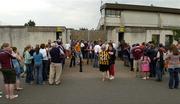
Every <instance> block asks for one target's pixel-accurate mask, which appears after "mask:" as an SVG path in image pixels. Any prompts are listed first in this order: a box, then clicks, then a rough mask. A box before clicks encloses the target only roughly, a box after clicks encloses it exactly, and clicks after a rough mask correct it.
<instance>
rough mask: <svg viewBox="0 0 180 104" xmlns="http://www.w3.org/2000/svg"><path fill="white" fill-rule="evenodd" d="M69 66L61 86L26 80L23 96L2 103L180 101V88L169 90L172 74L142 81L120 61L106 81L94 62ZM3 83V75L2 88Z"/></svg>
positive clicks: (146, 103)
mask: <svg viewBox="0 0 180 104" xmlns="http://www.w3.org/2000/svg"><path fill="white" fill-rule="evenodd" d="M68 66H69V65H68V64H67V65H66V66H65V68H64V71H63V76H62V84H61V85H59V86H50V85H34V84H33V85H28V84H26V83H24V81H22V84H23V88H24V89H23V90H22V91H20V92H17V93H18V94H19V97H18V98H17V99H14V100H11V101H9V100H7V99H5V98H4V97H3V98H0V104H180V90H179V89H168V73H166V75H165V76H164V79H163V81H162V82H156V81H155V79H150V80H142V79H141V78H136V77H135V73H134V72H130V71H129V68H128V67H124V66H123V64H122V62H121V61H117V62H116V77H115V79H114V80H111V81H109V80H106V81H104V82H102V80H101V73H100V72H99V70H98V69H95V68H93V67H92V65H86V64H84V65H83V72H79V66H76V67H73V68H69V67H68ZM23 80H24V79H23ZM2 83H3V79H2V75H0V88H1V89H3V86H2V85H3V84H2Z"/></svg>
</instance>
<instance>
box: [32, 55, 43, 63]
mask: <svg viewBox="0 0 180 104" xmlns="http://www.w3.org/2000/svg"><path fill="white" fill-rule="evenodd" d="M33 58H34V64H36V65H37V64H38V65H39V64H42V59H43V55H42V53H40V52H39V54H36V52H34V54H33Z"/></svg>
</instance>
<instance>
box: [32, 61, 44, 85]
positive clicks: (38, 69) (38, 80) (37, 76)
mask: <svg viewBox="0 0 180 104" xmlns="http://www.w3.org/2000/svg"><path fill="white" fill-rule="evenodd" d="M34 68H35V81H36V84H42V83H43V77H42V64H35V65H34Z"/></svg>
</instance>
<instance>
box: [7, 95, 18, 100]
mask: <svg viewBox="0 0 180 104" xmlns="http://www.w3.org/2000/svg"><path fill="white" fill-rule="evenodd" d="M17 97H18V95H12V96H10V97H9V98H10V100H12V99H15V98H17Z"/></svg>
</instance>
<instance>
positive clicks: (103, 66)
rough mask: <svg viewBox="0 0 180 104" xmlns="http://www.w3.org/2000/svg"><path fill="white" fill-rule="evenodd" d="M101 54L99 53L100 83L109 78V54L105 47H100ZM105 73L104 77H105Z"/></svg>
mask: <svg viewBox="0 0 180 104" xmlns="http://www.w3.org/2000/svg"><path fill="white" fill-rule="evenodd" d="M101 50H102V51H101V52H100V53H99V69H100V71H101V72H102V75H103V76H102V81H104V80H105V78H106V77H107V78H109V71H108V70H109V59H110V56H109V53H108V51H107V50H106V45H104V44H103V45H102V46H101ZM105 73H106V76H105Z"/></svg>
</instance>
